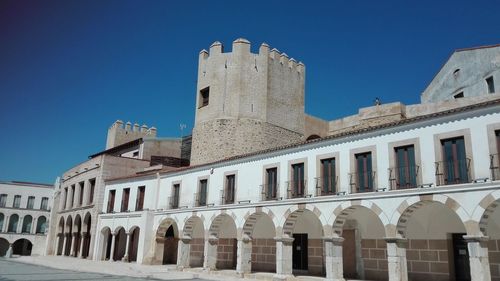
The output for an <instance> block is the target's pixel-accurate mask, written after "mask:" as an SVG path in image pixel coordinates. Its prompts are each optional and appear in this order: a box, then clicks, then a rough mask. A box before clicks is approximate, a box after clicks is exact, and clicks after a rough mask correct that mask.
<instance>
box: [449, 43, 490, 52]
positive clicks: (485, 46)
mask: <svg viewBox="0 0 500 281" xmlns="http://www.w3.org/2000/svg"><path fill="white" fill-rule="evenodd" d="M496 47H500V44H494V45H484V46H477V47H470V48H462V49H456V50H455V51H454V52H453V53H458V52H465V51H473V50H478V49H488V48H496Z"/></svg>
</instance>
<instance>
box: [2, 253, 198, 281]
mask: <svg viewBox="0 0 500 281" xmlns="http://www.w3.org/2000/svg"><path fill="white" fill-rule="evenodd" d="M75 269H76V270H80V269H82V268H78V269H77V268H75ZM82 270H83V269H82ZM0 280H2V281H7V280H12V281H14V280H15V281H24V280H26V281H27V280H40V281H43V280H47V281H48V280H93V281H100V280H106V281H107V280H125V281H146V280H159V279H155V278H137V277H130V276H119V275H111V274H103V273H92V272H81V271H74V270H64V269H56V268H51V267H47V266H41V265H34V264H27V263H24V262H20V261H16V259H5V258H0ZM170 280H198V281H201V280H202V279H196V278H189V279H184V278H183V279H170Z"/></svg>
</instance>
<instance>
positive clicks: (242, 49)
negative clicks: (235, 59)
mask: <svg viewBox="0 0 500 281" xmlns="http://www.w3.org/2000/svg"><path fill="white" fill-rule="evenodd" d="M233 54H234V55H246V54H250V41H248V40H247V39H244V38H238V39H236V40H234V41H233Z"/></svg>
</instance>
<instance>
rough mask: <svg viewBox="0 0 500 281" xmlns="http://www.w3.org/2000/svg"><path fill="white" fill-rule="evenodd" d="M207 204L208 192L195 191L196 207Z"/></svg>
mask: <svg viewBox="0 0 500 281" xmlns="http://www.w3.org/2000/svg"><path fill="white" fill-rule="evenodd" d="M206 205H207V194H206V193H203V194H202V193H195V194H194V207H201V206H206Z"/></svg>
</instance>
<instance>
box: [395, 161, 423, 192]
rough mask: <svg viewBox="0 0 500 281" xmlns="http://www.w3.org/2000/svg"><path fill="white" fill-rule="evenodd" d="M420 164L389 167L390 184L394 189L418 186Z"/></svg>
mask: <svg viewBox="0 0 500 281" xmlns="http://www.w3.org/2000/svg"><path fill="white" fill-rule="evenodd" d="M419 172H420V166H418V165H413V166H402V167H391V168H389V186H390V188H391V190H394V189H408V188H415V187H417V186H418V184H419V182H418V173H419Z"/></svg>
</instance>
